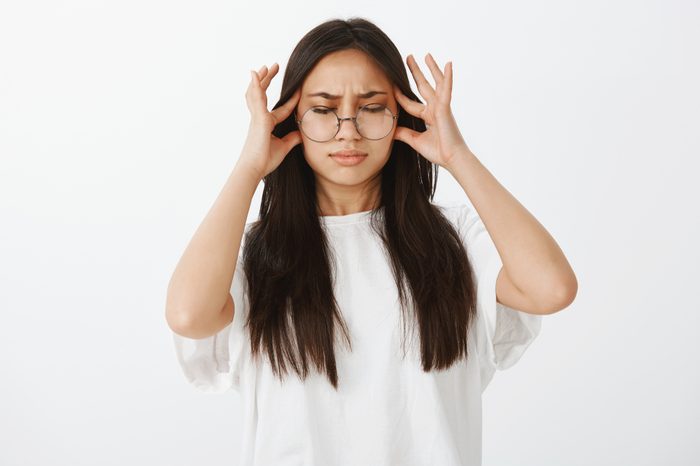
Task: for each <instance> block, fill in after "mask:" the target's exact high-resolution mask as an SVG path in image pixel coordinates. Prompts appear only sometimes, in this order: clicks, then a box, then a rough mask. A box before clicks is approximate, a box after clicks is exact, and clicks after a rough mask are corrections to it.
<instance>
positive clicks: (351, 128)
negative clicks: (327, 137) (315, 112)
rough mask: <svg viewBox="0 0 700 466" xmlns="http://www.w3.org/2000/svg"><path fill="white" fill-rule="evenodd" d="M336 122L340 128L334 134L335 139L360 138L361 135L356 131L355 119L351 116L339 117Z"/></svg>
mask: <svg viewBox="0 0 700 466" xmlns="http://www.w3.org/2000/svg"><path fill="white" fill-rule="evenodd" d="M338 124H339V125H340V128H339V129H338V134H336V135H335V138H336V139H337V140H339V141H342V140H345V139H362V135H361V134H360V133H359V132H358V131H357V127H356V126H355V119H354V118H353V117H346V118H342V117H340V121H339V122H338Z"/></svg>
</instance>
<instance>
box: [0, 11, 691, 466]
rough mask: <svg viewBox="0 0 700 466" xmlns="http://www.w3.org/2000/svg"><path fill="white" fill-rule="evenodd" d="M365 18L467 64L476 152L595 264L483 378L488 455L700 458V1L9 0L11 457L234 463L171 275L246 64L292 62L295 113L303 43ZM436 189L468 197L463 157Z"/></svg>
mask: <svg viewBox="0 0 700 466" xmlns="http://www.w3.org/2000/svg"><path fill="white" fill-rule="evenodd" d="M352 16H361V17H366V18H367V19H370V20H371V21H373V22H375V23H376V24H377V25H378V26H379V27H381V28H382V29H384V31H385V32H386V33H387V34H388V35H389V36H390V37H391V38H392V40H393V41H394V42H395V43H396V45H397V47H398V48H399V50H400V51H401V54H402V56H403V57H404V58H405V57H406V55H408V54H409V53H412V54H414V56H415V57H416V59H417V61H418V63H419V64H420V66H421V68H422V70H423V72H424V73H425V74H426V76H428V79H429V80H431V82H432V77H431V75H430V72H429V70H428V68H427V65H426V64H425V61H424V57H425V54H426V53H428V52H431V53H432V54H433V56H434V57H435V58H436V60H437V61H438V63H439V65H440V66H441V67H443V66H444V65H445V63H446V62H447V61H450V60H451V61H453V64H454V79H455V81H454V88H453V100H452V108H453V111H454V114H455V117H456V119H457V122H458V124H459V126H460V129H461V131H462V134H463V135H464V137H465V139H466V141H467V143H468V145H469V147H470V148H471V149H472V151H473V152H474V153H475V154H476V155H477V157H478V158H479V159H480V160H481V161H482V162H483V163H484V165H485V166H486V167H487V168H488V169H489V170H490V171H491V172H492V173H493V174H494V176H495V177H496V178H497V179H498V180H499V181H500V182H501V183H502V184H503V185H504V186H505V187H506V189H508V190H509V191H510V192H511V193H513V195H514V196H515V197H516V198H517V199H518V200H519V201H520V202H521V203H522V204H523V205H524V206H525V207H526V208H527V209H528V210H529V211H530V212H532V213H533V215H535V217H536V218H537V219H538V220H539V221H540V222H541V223H542V224H543V225H544V226H545V228H547V230H548V231H549V232H550V233H551V234H552V235H553V237H554V238H555V239H556V240H557V242H558V244H559V245H560V246H561V248H562V249H563V251H564V252H565V254H566V256H567V258H568V259H569V261H570V263H571V265H572V267H573V269H574V271H575V272H576V275H577V277H578V282H579V291H578V295H577V298H576V300H575V302H574V303H573V304H572V305H571V306H570V307H569V308H567V309H565V310H563V311H562V312H560V313H557V314H554V315H551V316H545V318H544V321H543V327H542V333H541V335H540V336H539V337H538V339H537V340H536V341H535V342H534V343H533V344H532V346H531V347H530V348H529V349H528V351H527V352H526V353H525V355H524V356H523V358H522V359H521V360H520V361H519V363H518V364H517V365H516V366H514V367H513V368H511V369H508V370H507V371H503V372H498V373H497V374H496V376H495V378H494V379H493V381H492V383H491V385H490V386H489V387H488V389H487V391H486V392H485V394H484V398H483V402H484V452H483V454H484V465H486V466H500V465H551V466H561V465H572V466H578V465H581V466H584V465H586V466H588V465H593V464H595V465H615V466H619V465H635V466H642V465H660V464H664V465H695V464H700V446H699V445H700V444H699V443H698V442H697V435H698V432H700V402H699V401H698V393H700V379H699V377H698V372H699V368H700V343H699V339H698V333H699V330H698V329H699V328H700V305H699V304H698V300H697V298H696V296H695V293H694V291H695V292H696V291H697V289H698V288H697V283H698V279H700V276H699V273H698V266H697V264H698V263H699V262H700V248H699V247H698V245H697V241H698V238H700V231H699V230H700V228H699V223H700V222H699V217H700V213H699V212H700V210H699V209H698V207H697V201H698V200H699V199H700V190H699V188H698V184H697V179H698V174H699V172H698V166H699V164H698V158H699V157H700V136H699V133H700V91H699V90H698V83H699V82H700V65H699V61H700V60H699V57H700V28H698V24H700V7H699V4H698V3H697V2H695V1H691V0H686V1H680V0H676V1H661V0H658V1H653V2H652V1H641V2H640V1H613V2H611V1H608V0H606V1H603V0H595V1H585V2H584V1H561V0H550V1H543V0H540V1H531V2H522V1H513V0H509V1H505V2H487V1H479V2H460V3H447V2H442V1H432V2H415V3H413V2H406V1H402V2H400V3H396V4H389V3H380V2H376V1H355V2H330V1H327V0H324V1H316V2H308V3H300V2H284V3H281V2H280V3H270V2H256V3H255V4H252V5H242V4H240V3H238V2H234V1H212V2H191V1H190V2H185V1H163V0H160V1H157V0H139V1H134V0H129V1H119V2H117V1H96V0H84V1H78V0H65V1H43V2H40V1H22V2H19V1H14V2H12V1H6V2H3V3H2V5H1V6H0V154H1V156H2V163H1V164H0V170H1V171H0V175H1V180H0V214H1V215H2V229H1V230H0V231H1V233H0V234H1V235H2V236H1V241H0V251H1V257H0V278H1V288H0V305H1V316H2V324H1V325H0V366H1V367H2V376H1V377H2V378H1V380H0V382H1V383H0V439H1V440H0V464H2V465H3V466H19V465H23V466H24V465H32V466H34V465H36V466H39V465H41V466H43V465H66V466H69V465H70V466H82V465H85V466H88V465H89V466H94V465H126V464H129V465H154V464H164V465H170V466H179V465H195V464H197V465H204V464H206V465H231V464H236V461H237V457H238V456H237V453H236V450H237V449H238V448H239V445H240V443H239V442H240V437H241V433H240V430H239V429H240V427H239V423H238V416H239V410H240V406H239V401H240V400H239V395H238V394H237V393H236V392H228V393H227V394H225V395H214V394H205V393H199V392H197V391H196V390H195V389H194V388H193V387H191V386H190V385H188V384H187V383H186V381H185V379H184V377H183V374H182V373H181V371H180V368H179V366H178V365H177V361H176V358H175V353H174V349H173V345H172V339H171V334H170V329H169V328H168V327H167V324H166V322H165V296H166V289H167V284H168V281H169V279H170V276H171V274H172V272H173V270H174V267H175V265H176V263H177V261H178V259H179V257H180V255H181V254H182V252H183V251H184V248H185V247H186V245H187V243H188V241H189V240H190V238H191V237H192V235H193V234H194V231H195V229H196V228H197V226H198V225H199V223H200V222H201V221H202V219H203V218H204V216H205V214H206V213H207V212H208V210H209V208H210V207H211V205H212V203H213V201H214V199H215V198H216V196H217V195H218V193H219V191H220V189H221V188H222V186H223V184H224V182H225V180H226V178H227V177H228V175H229V173H230V171H231V169H232V168H233V166H234V164H235V162H236V160H237V158H238V156H239V154H240V150H241V148H242V144H243V141H244V139H245V136H246V133H247V126H248V122H249V112H248V109H247V107H246V105H245V98H244V94H245V90H246V87H247V86H248V82H249V79H250V73H249V70H251V69H258V68H259V67H261V66H262V65H268V66H270V65H272V63H273V62H278V63H279V64H280V68H281V69H280V73H279V74H278V75H277V77H275V79H274V80H273V82H272V85H271V87H270V89H269V92H268V102H269V108H272V105H273V104H274V103H275V102H276V101H277V99H278V98H279V91H280V87H281V81H282V74H283V73H284V70H285V69H286V63H287V59H288V57H289V54H290V53H291V51H292V49H293V47H294V45H295V44H296V43H297V41H298V40H299V39H301V37H302V36H303V35H304V34H305V33H306V32H307V31H308V30H310V29H311V28H312V27H314V26H316V25H317V24H319V23H320V22H322V21H325V20H326V19H330V18H334V17H340V18H343V19H347V18H349V17H352ZM407 71H408V69H407ZM409 79H411V85H412V88H413V90H414V92H416V94H418V92H417V88H416V86H415V83H414V82H413V80H412V78H410V73H409ZM262 187H263V185H262V184H260V186H259V189H258V191H257V193H256V196H255V198H254V200H253V204H252V206H251V209H250V215H249V221H250V220H253V219H254V218H256V217H257V213H258V207H259V201H260V195H261V194H262ZM435 200H436V202H439V203H446V204H453V203H458V202H462V201H466V200H467V198H466V194H465V193H464V192H463V191H462V190H461V188H460V186H459V185H458V184H457V182H456V181H455V180H454V179H453V178H452V177H451V175H450V174H449V173H448V172H447V171H446V170H442V169H441V170H440V172H439V189H438V193H437V195H436V199H435ZM287 422H293V420H288V421H287Z"/></svg>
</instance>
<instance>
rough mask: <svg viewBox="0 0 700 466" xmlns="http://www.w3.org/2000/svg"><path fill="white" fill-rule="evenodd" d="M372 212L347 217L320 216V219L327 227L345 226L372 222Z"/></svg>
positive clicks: (356, 213)
mask: <svg viewBox="0 0 700 466" xmlns="http://www.w3.org/2000/svg"><path fill="white" fill-rule="evenodd" d="M372 212H373V211H372V210H364V211H362V212H354V213H352V214H347V215H319V217H318V218H319V219H320V220H321V221H322V222H323V224H325V225H344V224H349V223H364V222H368V221H369V220H370V217H371V214H372Z"/></svg>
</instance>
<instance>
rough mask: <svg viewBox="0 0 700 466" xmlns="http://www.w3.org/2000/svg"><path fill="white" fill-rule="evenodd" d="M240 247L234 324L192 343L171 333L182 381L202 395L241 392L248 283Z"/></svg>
mask: <svg viewBox="0 0 700 466" xmlns="http://www.w3.org/2000/svg"><path fill="white" fill-rule="evenodd" d="M242 253H243V247H242V246H241V250H240V252H239V254H238V264H237V265H236V270H235V272H234V275H233V280H232V282H231V296H232V297H233V302H234V316H233V321H232V322H231V323H230V324H228V325H227V326H226V327H224V328H223V329H221V330H220V331H219V332H217V333H216V334H214V335H211V336H209V337H206V338H200V339H193V338H187V337H184V336H182V335H180V334H178V333H175V332H172V335H173V342H174V345H175V354H176V356H177V360H178V363H179V365H180V368H181V369H182V372H183V374H184V376H185V379H186V380H187V381H188V382H189V383H190V384H192V385H193V386H194V387H195V388H197V389H198V390H200V391H203V392H210V393H221V392H225V391H227V390H235V391H238V390H239V389H240V374H241V370H242V364H243V361H242V358H243V352H244V345H245V344H246V343H245V342H246V340H245V335H246V333H245V332H244V328H243V324H244V321H245V318H246V314H247V304H248V303H247V283H246V280H245V273H244V271H243V262H242Z"/></svg>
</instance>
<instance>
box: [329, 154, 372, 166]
mask: <svg viewBox="0 0 700 466" xmlns="http://www.w3.org/2000/svg"><path fill="white" fill-rule="evenodd" d="M329 155H330V156H331V158H332V159H333V160H335V161H336V162H337V163H338V164H340V165H343V166H346V167H347V166H352V165H357V164H359V163H361V162H362V161H363V160H365V159H366V158H367V153H366V152H361V151H358V150H341V151H337V152H333V153H331V154H329Z"/></svg>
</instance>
